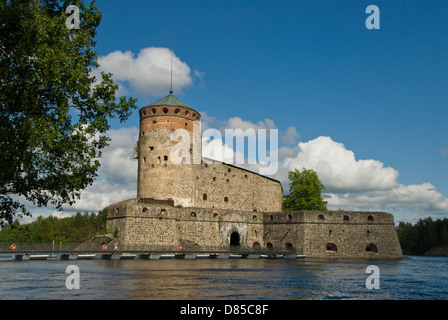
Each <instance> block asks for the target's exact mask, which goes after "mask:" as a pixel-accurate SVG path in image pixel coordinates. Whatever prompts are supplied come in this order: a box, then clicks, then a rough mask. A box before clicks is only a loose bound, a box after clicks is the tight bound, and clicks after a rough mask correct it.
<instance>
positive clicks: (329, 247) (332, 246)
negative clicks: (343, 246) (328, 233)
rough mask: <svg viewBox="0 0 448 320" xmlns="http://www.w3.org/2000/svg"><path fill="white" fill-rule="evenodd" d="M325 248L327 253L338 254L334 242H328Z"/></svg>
mask: <svg viewBox="0 0 448 320" xmlns="http://www.w3.org/2000/svg"><path fill="white" fill-rule="evenodd" d="M325 247H326V249H327V251H332V252H338V246H337V245H336V243H334V242H328V243H327V244H326V245H325Z"/></svg>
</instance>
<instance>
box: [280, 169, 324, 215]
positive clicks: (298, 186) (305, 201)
mask: <svg viewBox="0 0 448 320" xmlns="http://www.w3.org/2000/svg"><path fill="white" fill-rule="evenodd" d="M288 178H289V180H290V183H289V194H288V195H286V196H284V197H283V210H285V211H295V210H324V211H326V210H327V207H326V204H327V202H326V201H324V200H323V198H322V196H321V193H322V190H324V189H325V187H324V185H323V184H322V183H321V182H320V181H319V177H318V176H317V173H316V172H315V171H313V170H311V169H310V170H307V169H303V170H302V171H300V170H297V169H296V170H294V171H290V172H289V174H288Z"/></svg>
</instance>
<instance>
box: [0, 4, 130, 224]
mask: <svg viewBox="0 0 448 320" xmlns="http://www.w3.org/2000/svg"><path fill="white" fill-rule="evenodd" d="M69 5H76V6H77V7H79V9H80V25H79V29H70V30H69V29H68V28H67V27H66V20H67V18H68V15H67V14H66V13H65V10H66V8H67V7H68V6H69ZM101 17H102V15H101V13H100V11H99V10H98V8H97V7H96V6H95V3H94V1H92V2H90V3H89V4H84V3H83V2H82V0H70V1H58V0H0V84H1V85H0V155H1V161H0V225H3V224H4V223H5V222H9V223H11V222H12V221H13V217H14V216H15V215H17V214H18V215H19V216H22V215H30V212H28V210H27V209H26V208H25V205H24V204H23V199H26V200H28V201H30V202H31V203H33V204H34V205H37V206H46V205H48V204H53V205H55V206H56V207H57V208H59V209H60V208H61V207H62V205H63V204H69V205H70V204H73V203H74V202H75V201H76V199H78V198H79V196H80V193H81V191H82V190H83V189H85V188H86V187H88V186H89V185H91V184H92V182H93V180H94V178H95V177H96V175H97V170H98V168H99V165H100V164H99V161H98V159H99V158H100V156H101V149H103V148H104V147H105V146H107V145H108V141H109V138H108V137H107V136H106V135H105V133H106V132H107V130H108V129H109V127H110V125H109V123H108V120H109V119H111V118H116V117H118V118H119V120H120V121H125V120H126V119H127V118H128V117H129V115H130V114H131V111H132V110H133V109H135V108H136V105H135V102H136V100H135V99H133V98H126V97H120V98H116V92H117V90H118V85H117V84H115V83H114V82H113V81H112V78H111V76H112V75H111V74H105V73H102V80H101V81H99V79H96V78H95V77H94V76H93V75H92V68H94V67H98V63H97V53H96V52H95V51H94V50H93V47H94V46H95V41H94V38H95V35H96V29H97V28H98V26H99V24H100V21H101ZM18 196H21V197H18Z"/></svg>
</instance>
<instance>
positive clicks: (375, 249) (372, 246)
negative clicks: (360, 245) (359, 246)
mask: <svg viewBox="0 0 448 320" xmlns="http://www.w3.org/2000/svg"><path fill="white" fill-rule="evenodd" d="M366 251H371V252H378V247H377V246H376V244H374V243H369V244H368V245H367V246H366Z"/></svg>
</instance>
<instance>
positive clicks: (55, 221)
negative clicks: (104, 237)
mask: <svg viewBox="0 0 448 320" xmlns="http://www.w3.org/2000/svg"><path fill="white" fill-rule="evenodd" d="M106 218H107V208H105V209H103V210H101V211H99V212H98V213H97V214H96V213H90V214H89V213H87V212H86V213H84V214H82V213H80V212H78V213H76V214H75V215H73V216H72V217H68V218H57V217H53V216H50V217H47V218H43V217H41V216H39V217H38V218H37V220H36V221H34V222H31V223H28V224H23V225H21V224H20V223H19V221H18V220H16V221H15V222H14V223H13V224H12V225H6V226H4V227H3V228H2V229H1V231H0V243H51V242H52V241H53V240H54V241H55V242H56V243H59V242H60V241H62V242H63V243H81V242H85V241H88V240H89V239H91V238H92V237H94V236H95V235H99V234H104V233H106Z"/></svg>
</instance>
